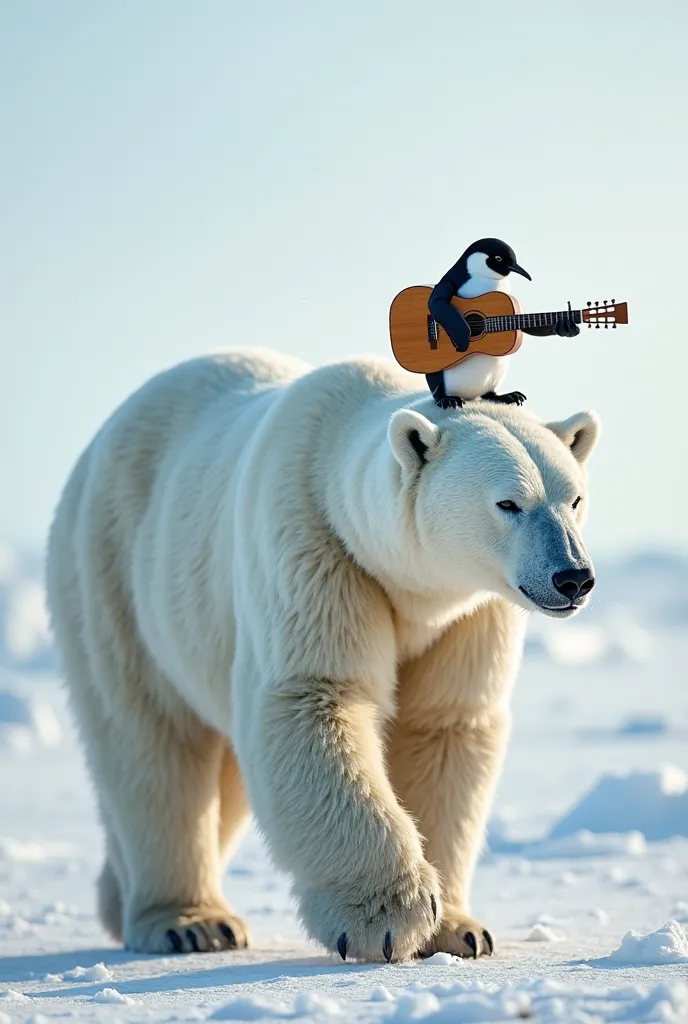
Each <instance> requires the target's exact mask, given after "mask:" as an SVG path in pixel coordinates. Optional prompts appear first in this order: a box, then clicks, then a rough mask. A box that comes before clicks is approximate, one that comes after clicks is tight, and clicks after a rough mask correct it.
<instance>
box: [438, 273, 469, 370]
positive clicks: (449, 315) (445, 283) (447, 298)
mask: <svg viewBox="0 0 688 1024" xmlns="http://www.w3.org/2000/svg"><path fill="white" fill-rule="evenodd" d="M455 294H456V291H455V288H454V285H453V284H452V282H451V281H450V280H448V279H447V278H442V280H441V281H440V282H439V284H436V285H435V287H434V288H433V289H432V291H431V292H430V298H429V299H428V310H429V312H430V314H431V316H433V317H434V319H435V320H436V321H437V323H438V324H440V326H441V327H444V329H445V331H446V332H447V334H448V335H449V338H450V340H451V343H452V345H453V346H454V348H455V349H456V351H457V352H467V351H468V346H469V344H470V341H471V329H470V327H469V326H468V324H467V323H466V321H465V319H464V317H463V315H462V314H461V312H460V310H458V309H457V308H456V306H452V304H451V300H452V298H453V296H454V295H455Z"/></svg>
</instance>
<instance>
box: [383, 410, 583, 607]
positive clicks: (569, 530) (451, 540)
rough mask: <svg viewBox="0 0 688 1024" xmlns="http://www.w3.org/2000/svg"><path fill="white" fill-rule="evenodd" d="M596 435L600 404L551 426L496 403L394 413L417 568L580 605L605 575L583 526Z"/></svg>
mask: <svg viewBox="0 0 688 1024" xmlns="http://www.w3.org/2000/svg"><path fill="white" fill-rule="evenodd" d="M429 417H432V419H431V418H429ZM433 419H436V420H437V422H433ZM598 433H599V424H598V420H597V418H596V417H595V415H594V414H593V413H590V412H581V413H577V414H576V415H574V416H571V417H570V418H569V419H567V420H564V421H563V422H560V423H550V424H544V423H541V422H539V421H538V420H536V419H534V418H533V417H532V416H530V415H528V414H527V413H525V412H523V411H522V410H520V409H514V408H509V407H506V406H501V405H496V404H494V403H487V402H485V403H480V404H479V405H478V406H477V408H476V409H472V408H464V410H462V411H461V412H457V413H455V414H452V415H446V414H442V413H439V412H438V414H437V416H435V414H434V412H432V411H429V410H428V416H426V415H423V414H422V412H420V411H418V410H417V409H409V408H405V409H400V410H398V411H397V412H396V413H394V415H393V416H392V419H391V421H390V424H389V428H388V440H389V443H390V445H391V449H392V452H393V454H394V457H395V460H396V464H397V470H396V473H395V476H396V483H395V486H396V487H398V488H399V497H400V499H401V500H400V501H399V502H398V503H397V507H399V508H401V509H402V511H401V512H400V520H401V525H399V527H398V528H399V529H401V530H403V531H404V533H405V539H406V549H407V555H406V558H407V559H408V563H409V564H408V568H409V569H411V568H412V572H413V575H414V576H415V577H416V578H417V579H418V580H421V579H426V580H427V581H428V583H430V581H432V584H431V585H435V584H436V583H437V582H438V576H439V577H441V578H442V579H444V580H445V582H446V584H447V586H448V587H449V588H456V589H457V590H459V589H464V590H465V589H475V590H486V591H489V592H492V593H496V594H500V595H501V596H503V597H505V598H507V599H508V600H510V601H512V602H513V603H515V604H517V605H519V606H520V607H522V608H524V609H527V610H529V611H532V610H533V609H537V610H539V611H542V612H544V613H545V614H546V615H551V616H555V617H559V618H566V617H568V616H570V615H573V614H575V613H576V612H577V611H578V610H579V609H580V608H582V607H583V606H584V605H585V604H586V603H587V601H588V599H589V594H590V591H591V590H592V588H593V586H594V582H595V580H594V570H593V566H592V562H591V560H590V557H589V555H588V553H587V551H586V549H585V546H584V544H583V541H582V539H581V527H582V525H583V523H584V520H585V518H586V515H587V506H588V493H587V481H586V473H585V464H586V462H587V460H588V457H589V456H590V454H591V452H592V450H593V448H594V447H595V444H596V442H597V437H598Z"/></svg>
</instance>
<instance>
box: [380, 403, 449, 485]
mask: <svg viewBox="0 0 688 1024" xmlns="http://www.w3.org/2000/svg"><path fill="white" fill-rule="evenodd" d="M439 436H440V431H439V427H436V426H435V424H434V423H431V422H430V420H428V419H426V418H425V416H422V415H421V414H420V413H419V412H414V410H413V409H398V410H397V412H395V413H394V415H393V416H392V418H391V420H390V421H389V427H388V428H387V437H388V438H389V443H390V445H391V448H392V451H393V452H394V458H395V459H396V460H397V462H398V463H399V465H400V466H401V468H402V469H403V470H404V472H405V473H408V474H412V473H416V472H417V471H418V469H419V468H420V466H422V465H423V463H424V462H426V461H427V458H428V456H429V455H430V453H431V452H432V451H433V449H434V448H435V447H436V446H437V441H438V439H439Z"/></svg>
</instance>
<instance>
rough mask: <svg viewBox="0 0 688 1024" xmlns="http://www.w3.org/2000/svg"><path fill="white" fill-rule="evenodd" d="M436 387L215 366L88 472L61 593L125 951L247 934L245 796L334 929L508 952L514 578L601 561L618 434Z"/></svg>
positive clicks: (308, 921)
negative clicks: (506, 795)
mask: <svg viewBox="0 0 688 1024" xmlns="http://www.w3.org/2000/svg"><path fill="white" fill-rule="evenodd" d="M415 383H416V379H415V378H413V377H411V376H410V375H407V374H404V373H403V372H402V371H400V370H398V369H396V368H394V367H392V366H391V365H389V364H387V363H385V362H382V361H379V360H372V359H369V360H356V361H352V362H348V363H342V364H339V365H333V366H327V367H324V368H322V369H319V370H315V371H312V372H308V368H307V367H306V366H304V365H303V364H301V363H299V362H296V361H294V360H287V359H284V358H282V357H280V356H278V355H276V354H274V353H269V352H260V351H253V352H238V351H237V352H228V353H225V354H219V355H215V356H210V357H207V358H202V359H197V360H194V361H191V362H188V363H185V364H182V365H181V366H178V367H176V368H174V369H172V370H170V371H168V372H166V373H163V374H161V375H159V376H158V377H155V378H154V379H153V380H152V381H150V382H149V383H148V384H147V385H145V386H144V387H143V388H142V389H141V390H140V391H138V392H137V393H136V394H134V395H133V396H132V397H131V398H130V399H129V400H128V401H126V402H125V403H124V404H123V405H122V406H121V407H120V408H119V409H118V410H117V411H116V412H115V414H114V415H113V416H112V417H111V419H110V420H109V421H108V422H107V423H106V424H105V425H104V427H103V428H102V429H101V431H100V432H99V433H98V434H97V436H96V437H95V439H94V440H93V442H92V443H91V445H90V446H89V448H88V449H87V450H86V452H85V453H84V454H83V456H82V457H81V459H80V460H79V462H78V464H77V466H76V468H75V469H74V471H73V473H72V476H71V478H70V480H69V482H68V484H67V486H66V489H65V491H64V494H63V496H62V499H61V502H60V505H59V508H58V510H57V513H56V517H55V521H54V524H53V529H52V533H51V537H50V546H49V559H48V593H49V602H50V607H51V610H52V616H53V622H54V628H55V633H56V637H57V641H58V644H59V647H60V649H61V654H62V658H63V665H64V672H65V675H66V679H67V683H68V686H69V690H70V693H71V699H72V703H73V707H74V711H75V713H76V717H77V719H78V722H79V725H80V728H81V734H82V737H83V741H84V744H85V748H86V753H87V757H88V762H89V767H90V770H91V773H92V775H93V779H94V782H95V788H96V793H97V797H98V803H99V807H100V812H101V816H102V821H103V825H104V828H105V832H106V840H107V862H106V865H105V867H104V869H103V875H102V878H101V882H100V890H99V898H100V910H101V916H102V918H103V921H104V923H105V924H106V926H107V927H108V928H109V929H110V931H111V932H112V933H113V934H114V935H116V936H117V937H121V938H122V939H123V940H124V942H125V943H126V944H127V945H128V946H129V947H130V948H132V949H137V950H142V951H150V952H160V951H165V952H166V951H170V950H172V949H173V948H175V947H176V948H178V949H179V948H182V949H185V950H189V949H194V948H199V949H212V948H221V947H227V946H232V945H233V944H237V945H242V944H244V943H245V942H246V941H247V930H246V927H245V925H244V923H243V922H242V921H241V920H240V919H239V918H237V917H236V916H235V915H234V914H233V913H232V911H231V910H230V909H229V907H228V905H227V903H226V902H225V899H224V897H223V895H222V892H221V870H222V865H223V862H224V860H225V859H226V857H227V855H228V853H229V851H230V849H231V847H232V845H233V843H235V842H236V839H237V837H238V836H239V834H240V832H241V829H242V827H243V825H244V824H245V822H246V820H247V815H248V813H249V805H250V807H251V809H252V810H253V812H254V814H255V815H256V817H257V820H258V823H259V825H260V827H261V829H262V830H263V832H264V833H265V836H266V837H267V841H268V843H269V846H270V850H271V852H272V855H273V857H274V860H275V862H276V863H277V864H278V865H279V866H280V867H281V868H283V869H284V870H285V871H287V872H289V873H290V874H291V876H292V877H293V880H294V892H295V894H296V897H297V899H298V902H299V907H300V912H301V915H302V918H303V920H304V922H305V925H306V927H307V929H308V931H309V932H310V934H311V935H312V936H313V937H314V938H315V939H317V940H319V941H320V942H322V943H323V944H324V945H325V946H326V947H328V948H329V949H332V950H334V949H336V948H337V945H338V943H339V945H340V948H341V944H342V940H341V937H342V935H345V936H346V948H347V951H348V954H349V955H352V956H359V957H366V958H374V959H380V958H381V957H382V955H383V946H384V945H385V940H386V938H387V936H388V935H389V938H387V952H389V944H390V943H391V944H392V945H393V947H394V952H395V956H406V955H409V954H412V953H414V952H416V951H418V950H424V951H426V952H428V951H432V950H434V949H442V950H448V951H450V952H456V953H461V954H463V955H467V954H469V953H470V952H471V947H470V945H469V944H468V943H466V941H465V940H464V936H465V935H466V934H467V932H468V931H472V932H473V933H474V934H475V935H476V937H477V938H476V941H477V944H478V951H480V949H481V948H482V949H485V948H486V943H487V940H486V939H484V938H481V933H482V926H480V925H479V924H478V923H477V922H474V921H473V919H472V918H470V916H469V903H468V900H469V888H470V881H471V875H472V872H473V867H474V864H475V861H476V857H477V855H478V851H479V848H480V844H481V842H482V837H483V829H484V823H485V818H486V814H487V811H488V807H489V802H490V797H491V794H492V791H493V788H494V785H495V782H496V779H497V776H498V773H499V768H500V765H501V762H502V757H503V754H504V745H505V742H506V737H507V734H508V731H509V711H508V698H509V691H510V689H511V687H512V684H513V681H514V676H515V673H516V669H517V666H518V662H519V657H520V652H521V642H522V632H523V625H524V621H525V616H523V615H522V614H520V612H519V609H523V608H527V609H529V608H531V607H532V606H533V605H532V601H531V600H529V599H528V598H526V597H525V596H523V595H522V594H521V593H520V591H519V590H518V586H519V584H520V583H521V582H522V580H527V583H528V586H527V589H528V592H529V594H530V595H531V598H534V599H535V600H536V601H537V600H540V599H542V603H544V604H547V603H548V602H549V603H551V602H552V601H553V600H554V601H555V603H556V598H557V594H556V592H553V591H552V584H551V574H552V571H556V570H557V569H559V568H561V567H562V566H561V564H560V563H561V560H562V559H569V561H571V562H572V563H575V564H577V565H581V564H584V563H585V562H586V559H587V556H586V555H585V551H584V549H583V547H582V543H581V541H580V537H579V533H578V529H579V522H578V521H577V519H576V516H577V515H581V514H582V513H583V511H584V509H585V505H586V500H585V488H586V485H585V477H584V473H583V470H582V462H583V461H584V459H585V458H587V456H588V454H589V452H590V450H591V449H592V446H593V444H594V440H595V436H596V433H597V428H596V423H595V420H594V419H593V418H592V417H591V416H590V415H589V414H580V415H579V416H577V417H572V418H571V420H568V421H566V422H565V423H563V424H559V425H557V426H556V428H554V429H549V428H548V427H546V426H544V425H542V424H540V423H538V422H537V421H536V420H534V419H533V418H531V417H530V416H529V415H528V414H527V413H525V412H523V411H521V410H518V409H514V408H508V407H504V406H499V405H494V404H489V403H480V402H476V403H473V404H472V405H470V406H467V407H466V408H465V409H464V410H462V411H459V412H455V413H451V412H442V411H440V410H439V409H438V408H437V407H436V406H435V405H434V403H433V402H432V400H431V399H430V398H429V397H428V398H422V397H420V396H419V395H418V394H417V393H416V392H414V391H413V387H414V385H415ZM410 405H412V407H413V408H409V406H410ZM414 431H415V433H414ZM555 431H556V432H555ZM560 438H561V439H563V441H564V443H562V440H560ZM414 443H415V446H414ZM422 446H425V449H426V451H425V458H424V459H421V458H420V457H419V454H418V452H419V451H421V450H422ZM572 452H573V454H572ZM579 459H580V462H579V461H578V460H579ZM578 494H582V495H583V496H584V500H583V502H582V503H581V505H580V506H579V510H578V512H577V513H574V512H573V511H572V510H571V508H570V505H571V502H572V501H573V499H574V498H575V497H576V496H577V495H578ZM506 499H511V500H514V501H517V502H518V504H519V505H520V506H521V507H522V508H523V512H522V513H520V514H519V515H518V516H516V517H514V516H513V515H511V516H510V515H508V514H507V513H505V512H503V511H501V510H500V509H498V508H497V507H496V504H495V503H496V502H497V501H500V500H506ZM533 550H534V551H535V552H536V557H535V561H533V559H532V557H531V554H530V552H531V551H533ZM548 551H552V552H554V554H553V555H552V556H551V557H550V556H548ZM553 558H554V559H555V561H552V559H553ZM557 559H558V560H559V561H556V560H557ZM433 903H434V904H435V906H436V907H437V909H438V913H439V919H438V921H437V923H436V922H435V920H434V913H433ZM442 907H443V908H444V909H442ZM227 926H229V927H227Z"/></svg>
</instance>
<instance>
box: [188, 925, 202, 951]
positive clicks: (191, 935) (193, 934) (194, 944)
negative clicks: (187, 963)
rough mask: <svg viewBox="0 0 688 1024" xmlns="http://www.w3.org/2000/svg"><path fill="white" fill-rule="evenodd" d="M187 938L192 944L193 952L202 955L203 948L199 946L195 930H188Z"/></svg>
mask: <svg viewBox="0 0 688 1024" xmlns="http://www.w3.org/2000/svg"><path fill="white" fill-rule="evenodd" d="M186 937H187V939H188V940H189V942H190V943H191V949H192V950H193V952H194V953H200V952H201V947H200V946H199V945H198V938H197V937H196V932H195V931H194V930H193V928H187V929H186Z"/></svg>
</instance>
